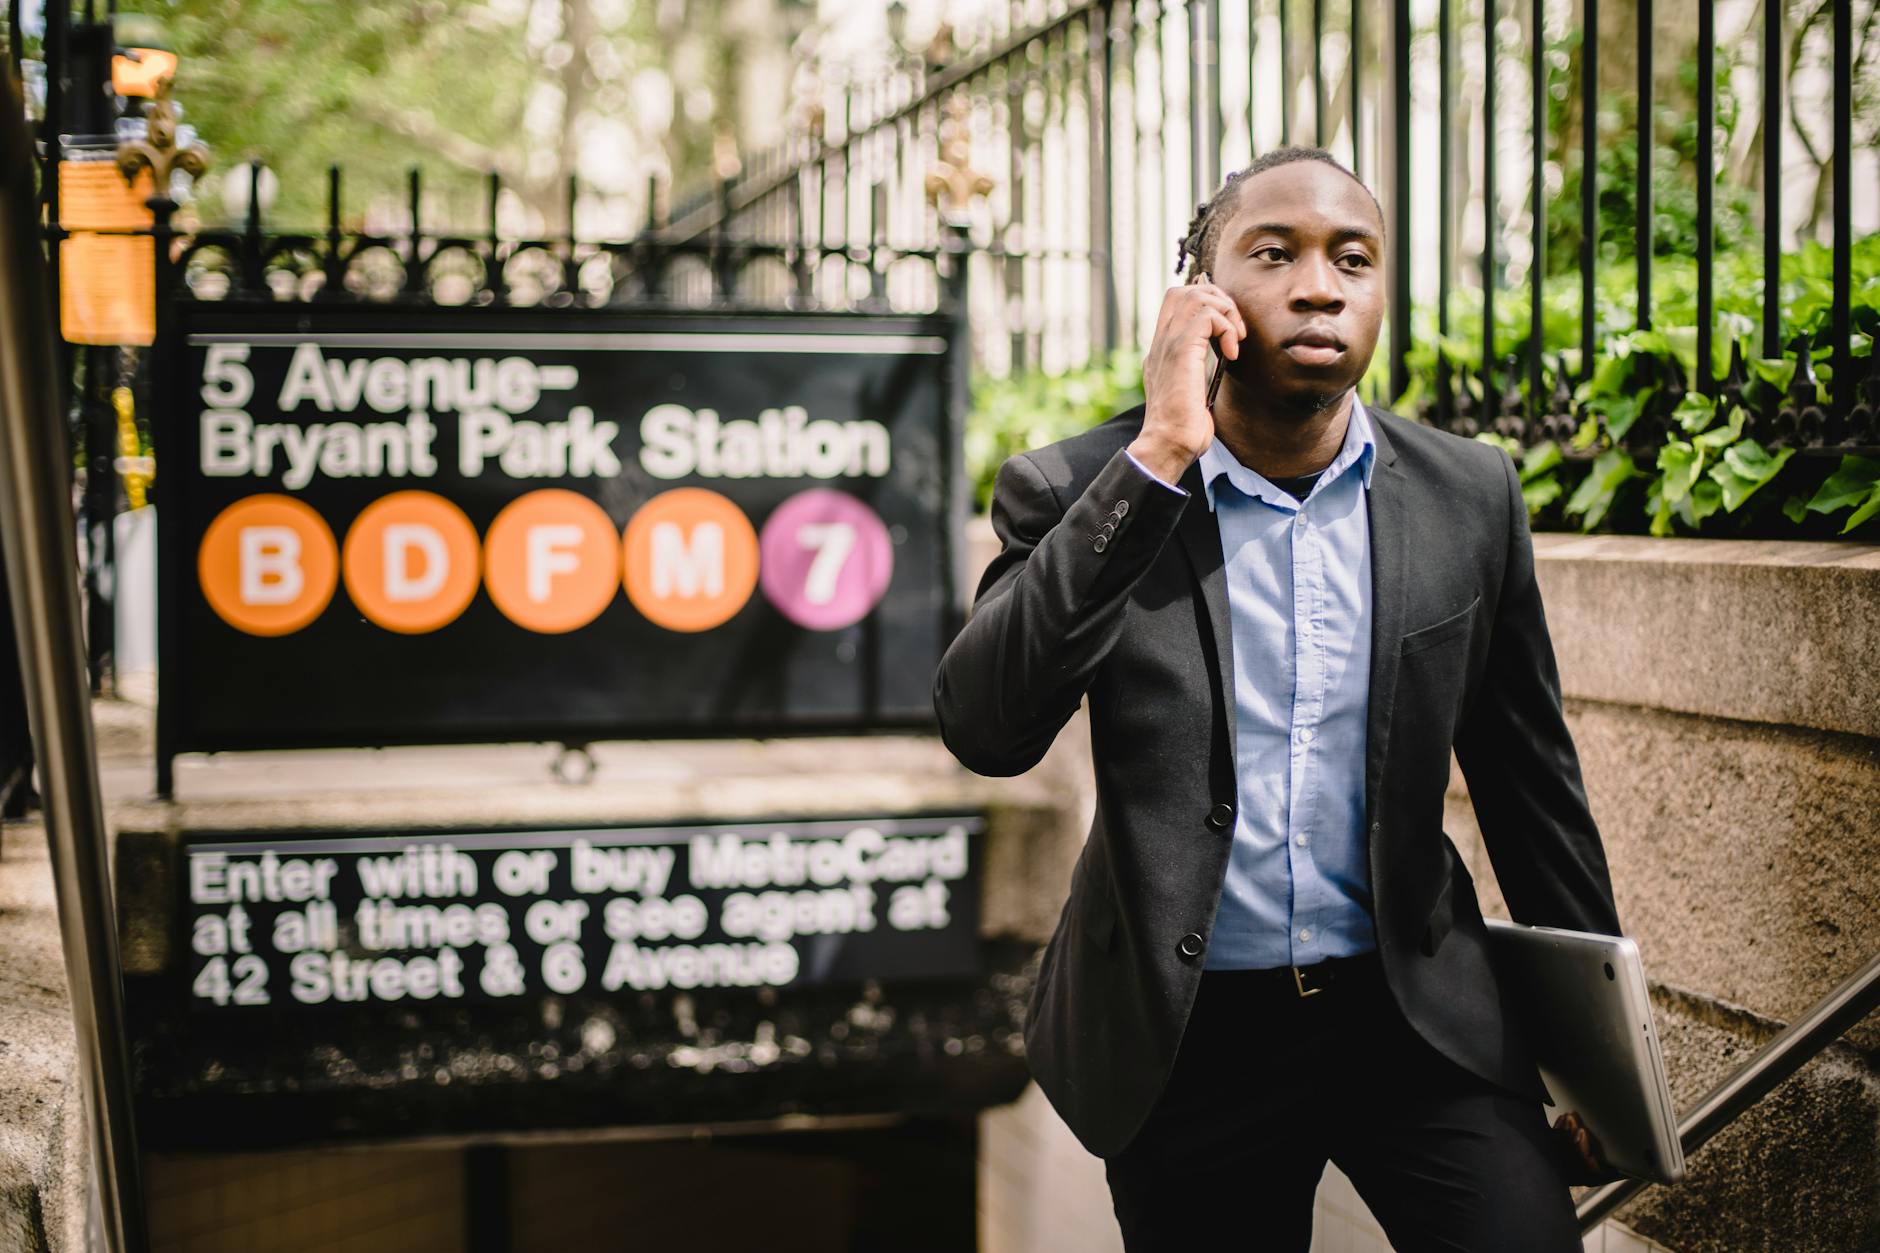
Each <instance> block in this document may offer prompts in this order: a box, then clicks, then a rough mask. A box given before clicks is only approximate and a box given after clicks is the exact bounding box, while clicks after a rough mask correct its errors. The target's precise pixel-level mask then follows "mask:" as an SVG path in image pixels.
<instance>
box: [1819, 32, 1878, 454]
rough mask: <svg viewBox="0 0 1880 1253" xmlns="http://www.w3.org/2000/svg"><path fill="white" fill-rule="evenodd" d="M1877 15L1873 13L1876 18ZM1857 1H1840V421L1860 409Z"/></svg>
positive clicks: (1836, 298)
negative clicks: (1855, 307) (1855, 314)
mask: <svg viewBox="0 0 1880 1253" xmlns="http://www.w3.org/2000/svg"><path fill="white" fill-rule="evenodd" d="M1872 14H1873V11H1872V10H1871V9H1869V10H1868V17H1869V19H1870V20H1871V18H1872ZM1853 23H1854V3H1853V0H1834V287H1833V292H1834V295H1833V303H1832V305H1831V307H1830V309H1831V311H1830V314H1829V319H1830V321H1829V325H1830V326H1831V327H1832V328H1833V329H1832V331H1831V334H1832V335H1833V337H1834V397H1833V399H1834V405H1833V412H1834V413H1835V414H1836V416H1837V417H1845V416H1846V414H1847V413H1848V412H1849V411H1850V410H1851V409H1853V407H1854V333H1853V332H1854V324H1853V320H1852V297H1853V290H1854V221H1853V213H1852V210H1853V194H1854V183H1853V169H1852V167H1853V164H1854V31H1853Z"/></svg>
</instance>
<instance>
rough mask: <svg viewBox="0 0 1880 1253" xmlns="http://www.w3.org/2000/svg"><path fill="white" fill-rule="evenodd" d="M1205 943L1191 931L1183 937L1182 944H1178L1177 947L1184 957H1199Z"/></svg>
mask: <svg viewBox="0 0 1880 1253" xmlns="http://www.w3.org/2000/svg"><path fill="white" fill-rule="evenodd" d="M1203 943H1204V942H1203V940H1202V939H1201V937H1200V936H1199V935H1197V934H1195V933H1194V932H1193V931H1190V932H1189V933H1188V934H1187V935H1185V936H1183V937H1182V939H1181V943H1180V944H1177V945H1176V946H1175V947H1176V948H1177V949H1178V950H1179V951H1180V952H1181V955H1182V956H1183V957H1199V956H1200V955H1201V949H1202V947H1203Z"/></svg>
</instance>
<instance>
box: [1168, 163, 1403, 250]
mask: <svg viewBox="0 0 1880 1253" xmlns="http://www.w3.org/2000/svg"><path fill="white" fill-rule="evenodd" d="M1295 161H1323V162H1324V163H1325V164H1326V165H1329V166H1331V167H1332V168H1333V169H1334V170H1337V171H1338V172H1339V173H1341V174H1343V175H1344V176H1345V177H1346V178H1349V179H1350V180H1351V181H1352V182H1354V183H1356V184H1358V186H1360V187H1364V181H1363V180H1362V179H1360V178H1359V177H1358V176H1357V175H1356V174H1353V173H1352V172H1351V171H1350V170H1348V169H1346V168H1345V166H1344V165H1343V164H1341V163H1340V162H1339V160H1338V158H1337V157H1334V156H1333V155H1332V154H1331V153H1329V152H1327V151H1326V150H1325V149H1323V148H1308V147H1305V146H1303V145H1300V144H1286V145H1284V146H1282V147H1279V148H1275V149H1273V150H1272V151H1271V152H1268V153H1264V154H1262V155H1261V156H1260V157H1258V158H1257V159H1255V160H1254V162H1253V163H1252V164H1251V165H1248V166H1246V167H1245V168H1243V169H1238V170H1234V171H1232V172H1231V173H1229V174H1228V176H1227V178H1226V180H1225V181H1223V182H1222V183H1221V186H1220V189H1219V190H1218V191H1216V192H1215V193H1214V196H1213V198H1212V199H1209V200H1203V201H1202V202H1201V203H1200V204H1198V205H1196V206H1195V217H1194V221H1192V222H1190V223H1189V224H1188V233H1187V234H1186V235H1184V236H1182V237H1181V238H1180V239H1179V240H1177V241H1176V242H1175V273H1177V274H1180V273H1182V272H1183V271H1184V270H1185V269H1187V268H1188V264H1189V262H1191V261H1192V262H1194V264H1195V265H1196V266H1198V267H1200V268H1201V269H1202V270H1204V271H1206V270H1208V269H1211V268H1212V266H1213V263H1214V246H1215V243H1216V242H1217V241H1218V240H1219V238H1220V234H1221V228H1222V227H1223V226H1225V225H1227V219H1228V217H1229V215H1230V212H1231V210H1232V208H1233V204H1234V201H1235V199H1236V198H1237V196H1238V191H1239V188H1240V186H1241V184H1243V183H1245V182H1246V181H1247V180H1248V179H1250V178H1252V177H1253V176H1254V175H1255V174H1264V173H1266V171H1268V170H1271V169H1275V168H1277V167H1279V166H1282V165H1291V164H1292V163H1293V162H1295ZM1364 191H1365V194H1366V195H1368V196H1370V197H1371V203H1372V204H1373V205H1376V204H1377V197H1376V195H1374V194H1373V193H1372V192H1371V189H1370V188H1369V187H1364ZM1377 215H1378V217H1380V218H1382V217H1383V216H1384V209H1383V206H1381V205H1379V206H1378V210H1377Z"/></svg>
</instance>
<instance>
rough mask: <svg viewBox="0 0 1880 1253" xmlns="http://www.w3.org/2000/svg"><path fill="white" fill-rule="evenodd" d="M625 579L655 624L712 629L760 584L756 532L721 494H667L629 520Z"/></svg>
mask: <svg viewBox="0 0 1880 1253" xmlns="http://www.w3.org/2000/svg"><path fill="white" fill-rule="evenodd" d="M621 548H622V567H623V568H622V582H623V583H624V584H625V586H626V590H627V599H628V600H631V601H632V602H633V606H634V608H636V609H638V610H639V611H640V612H641V613H642V614H644V615H646V617H647V619H648V620H649V621H651V622H652V623H653V624H654V625H655V626H661V627H664V628H665V629H666V630H668V631H709V630H711V629H712V628H713V627H715V626H718V625H719V624H721V623H723V622H725V621H727V620H729V619H730V618H731V617H732V616H733V615H735V614H736V613H737V612H738V610H740V609H742V608H744V606H745V604H746V602H748V601H749V600H750V599H751V593H752V591H754V590H755V589H756V587H757V532H756V531H754V530H752V529H751V521H750V519H749V518H747V517H745V516H744V511H743V510H742V509H739V508H738V507H737V506H736V505H734V504H732V503H731V501H730V500H728V499H726V498H725V497H723V496H720V495H719V494H718V493H717V492H712V491H707V490H705V489H704V488H702V487H680V488H675V489H674V490H672V491H669V492H661V493H660V494H659V495H657V496H655V497H653V499H651V500H649V501H647V502H646V504H645V505H643V506H641V507H640V509H639V511H638V512H637V513H635V514H634V515H633V518H632V520H631V521H629V522H628V523H627V532H626V536H625V538H624V539H623V541H622V544H621Z"/></svg>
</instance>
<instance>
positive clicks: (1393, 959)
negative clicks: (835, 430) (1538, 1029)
mask: <svg viewBox="0 0 1880 1253" xmlns="http://www.w3.org/2000/svg"><path fill="white" fill-rule="evenodd" d="M1366 412H1367V413H1368V414H1369V415H1370V417H1371V425H1372V427H1373V428H1374V430H1375V432H1376V438H1377V465H1376V468H1375V470H1374V472H1373V476H1372V483H1371V488H1370V500H1369V519H1370V535H1371V568H1372V580H1373V581H1372V593H1373V594H1372V606H1373V622H1372V632H1371V671H1370V706H1369V714H1368V722H1367V737H1366V748H1365V821H1366V823H1367V828H1368V831H1369V856H1370V868H1371V883H1372V896H1373V899H1372V901H1371V907H1372V917H1373V919H1374V921H1375V923H1376V928H1377V941H1378V949H1379V952H1380V956H1381V959H1382V962H1383V966H1384V971H1385V975H1386V978H1387V980H1388V983H1389V986H1390V988H1391V991H1392V993H1393V994H1394V995H1395V997H1396V999H1397V1002H1398V1004H1399V1005H1400V1006H1401V1007H1402V1008H1403V1010H1404V1013H1405V1015H1406V1016H1407V1017H1408V1019H1409V1020H1410V1022H1411V1023H1412V1024H1413V1025H1414V1027H1415V1028H1416V1029H1417V1031H1419V1032H1420V1033H1421V1034H1422V1035H1423V1036H1424V1037H1425V1038H1426V1039H1428V1040H1429V1042H1430V1043H1431V1044H1433V1045H1434V1046H1435V1047H1436V1048H1438V1049H1439V1050H1441V1051H1442V1052H1443V1053H1444V1054H1446V1055H1447V1056H1449V1057H1450V1058H1452V1059H1454V1060H1455V1061H1457V1062H1458V1063H1460V1064H1461V1065H1463V1066H1465V1067H1466V1068H1468V1069H1469V1070H1471V1071H1473V1072H1475V1073H1476V1074H1478V1075H1481V1076H1483V1077H1484V1078H1486V1079H1489V1080H1491V1081H1493V1082H1495V1083H1498V1084H1500V1085H1502V1086H1504V1087H1505V1088H1507V1089H1509V1090H1511V1091H1513V1092H1516V1093H1518V1094H1522V1095H1526V1096H1532V1097H1533V1098H1534V1099H1536V1100H1537V1101H1538V1100H1540V1099H1542V1097H1543V1093H1544V1089H1543V1088H1542V1086H1541V1083H1540V1078H1539V1075H1538V1073H1537V1072H1536V1070H1535V1068H1534V1062H1533V1059H1532V1057H1531V1055H1530V1054H1529V1052H1528V1050H1527V1048H1526V1047H1525V1046H1524V1044H1523V1042H1522V1040H1521V1038H1520V1035H1519V1033H1518V1031H1517V1030H1516V1029H1515V1027H1514V1025H1513V1022H1512V1020H1511V1017H1510V1016H1509V1014H1508V1013H1507V1012H1506V1011H1505V1010H1504V1005H1503V999H1502V995H1501V991H1500V989H1498V988H1497V986H1496V981H1495V976H1494V972H1493V970H1492V969H1491V967H1490V965H1489V960H1488V955H1487V951H1486V947H1485V943H1484V928H1483V925H1482V916H1481V911H1480V908H1479V906H1478V904H1477V902H1476V896H1475V889H1474V885H1473V882H1472V881H1471V879H1470V876H1469V872H1468V869H1467V867H1466V866H1465V865H1464V863H1463V859H1462V857H1461V855H1460V854H1459V853H1458V852H1457V851H1456V848H1455V846H1454V844H1452V843H1451V842H1450V840H1449V838H1448V836H1447V835H1446V834H1444V832H1443V829H1442V823H1443V793H1444V790H1445V789H1446V787H1447V785H1448V781H1449V754H1450V749H1451V746H1452V745H1453V746H1454V749H1455V753H1456V757H1457V759H1458V760H1459V761H1460V763H1461V765H1462V770H1463V774H1464V776H1465V777H1466V778H1467V780H1468V784H1469V795H1470V797H1471V799H1472V800H1473V802H1474V805H1475V812H1476V816H1477V818H1478V819H1479V822H1480V825H1481V829H1482V835H1483V840H1484V843H1485V845H1486V847H1487V850H1488V854H1489V857H1490V860H1491V862H1492V863H1493V865H1494V868H1495V877H1496V879H1497V880H1498V881H1499V883H1500V885H1501V889H1502V893H1503V896H1504V897H1505V898H1506V900H1507V903H1508V909H1509V911H1510V913H1511V914H1512V915H1513V916H1514V918H1515V919H1516V920H1517V921H1519V922H1525V923H1536V924H1547V925H1551V926H1558V927H1571V928H1575V929H1579V930H1585V931H1597V932H1602V933H1605V934H1618V932H1619V920H1618V914H1617V910H1616V908H1615V906H1614V904H1613V897H1612V885H1611V882H1610V879H1609V878H1608V875H1607V870H1606V860H1605V854H1604V851H1603V850H1602V848H1601V846H1600V840H1599V832H1598V830H1597V828H1596V827H1595V826H1594V823H1593V818H1592V815H1591V814H1590V813H1589V812H1588V810H1587V805H1586V795H1585V792H1584V789H1583V787H1582V785H1581V780H1580V768H1579V762H1578V758H1577V757H1576V755H1575V753H1574V748H1573V743H1572V740H1571V739H1570V737H1569V735H1568V732H1567V726H1566V722H1565V720H1564V718H1563V717H1562V714H1561V705H1560V681H1559V677H1558V674H1557V672H1556V669H1555V665H1554V655H1553V646H1552V644H1551V642H1550V641H1549V639H1548V635H1547V623H1546V619H1545V617H1544V616H1543V614H1542V611H1541V598H1540V590H1539V588H1538V586H1537V585H1536V583H1535V578H1534V554H1533V547H1532V543H1531V541H1530V539H1529V534H1528V520H1527V510H1526V508H1525V507H1524V506H1523V504H1522V500H1521V488H1520V479H1519V477H1518V476H1517V474H1516V473H1515V468H1514V463H1513V462H1512V461H1511V460H1510V459H1509V457H1508V456H1507V454H1505V453H1503V452H1502V451H1501V450H1499V449H1497V448H1494V447H1491V446H1490V445H1487V444H1484V443H1481V442H1478V441H1475V440H1469V439H1464V438H1462V437H1460V436H1456V435H1452V434H1450V433H1448V432H1445V431H1439V430H1436V429H1435V428H1433V427H1428V426H1423V425H1420V424H1418V423H1415V422H1410V421H1407V420H1405V419H1403V418H1399V417H1397V416H1395V415H1393V414H1390V413H1386V412H1384V411H1382V410H1380V409H1376V408H1369V407H1367V410H1366ZM1142 417H1143V410H1142V407H1141V406H1137V407H1136V408H1134V409H1131V410H1129V411H1128V412H1126V413H1123V414H1119V415H1118V416H1117V417H1115V418H1113V419H1111V420H1110V421H1108V422H1106V423H1104V424H1103V425H1102V426H1099V427H1096V428H1094V429H1092V430H1089V431H1086V432H1084V433H1083V434H1080V435H1076V436H1073V437H1072V438H1070V439H1066V440H1063V441H1061V442H1059V443H1056V444H1053V445H1051V446H1049V447H1047V448H1040V449H1037V450H1036V451H1033V452H1029V453H1023V454H1020V455H1018V456H1015V457H1013V458H1011V459H1010V460H1008V461H1007V462H1006V463H1005V464H1004V465H1003V466H1002V467H1001V468H1000V470H999V475H998V480H997V483H996V484H995V486H994V489H993V497H992V525H993V529H994V531H996V532H997V534H998V536H999V539H1000V541H1001V543H1002V544H1003V549H1002V551H1001V552H1000V553H999V555H998V557H997V558H995V559H994V561H993V562H992V564H991V566H989V567H988V568H987V570H986V572H985V576H984V578H983V580H982V581H981V583H980V586H979V595H978V600H977V603H976V604H975V606H974V608H973V612H972V615H971V617H970V618H969V619H968V621H967V623H966V626H965V628H964V629H963V630H962V631H961V632H960V634H959V636H958V637H957V638H956V639H955V640H954V641H953V643H952V646H951V647H949V648H948V649H947V652H946V655H945V656H944V658H943V659H942V660H941V662H940V668H939V671H938V673H937V674H936V675H935V678H934V708H935V710H936V711H937V713H938V715H939V719H940V727H941V735H942V738H943V739H944V740H945V742H946V745H947V747H948V748H949V749H950V750H951V751H952V753H953V754H954V756H956V757H958V758H959V760H960V761H961V762H963V763H964V764H965V765H967V766H968V767H970V768H971V769H973V770H975V771H977V772H979V773H980V774H988V775H1011V774H1018V773H1020V772H1022V771H1025V770H1028V769H1030V768H1031V767H1032V766H1033V765H1035V764H1036V763H1037V762H1038V760H1039V759H1040V758H1041V757H1043V756H1044V753H1045V750H1046V749H1048V748H1049V747H1050V745H1051V742H1052V740H1053V738H1055V737H1056V735H1057V733H1058V730H1059V728H1061V727H1062V726H1063V725H1064V723H1065V722H1066V721H1068V720H1069V718H1070V716H1071V715H1072V713H1074V712H1075V711H1076V709H1077V707H1078V705H1079V703H1080V702H1082V701H1083V700H1084V699H1085V698H1086V697H1088V699H1089V702H1090V739H1091V751H1092V757H1093V761H1094V766H1095V771H1096V788H1097V809H1096V819H1095V822H1094V823H1093V825H1092V827H1091V830H1090V835H1089V838H1088V840H1087V841H1086V843H1085V845H1084V849H1083V852H1082V853H1081V854H1080V856H1079V857H1078V860H1077V865H1076V868H1075V870H1074V872H1073V873H1072V876H1071V890H1070V897H1069V900H1068V901H1067V902H1066V904H1065V907H1064V911H1063V913H1062V915H1061V916H1060V917H1059V920H1058V925H1057V930H1056V933H1055V934H1054V935H1053V936H1052V937H1051V941H1050V943H1049V945H1048V946H1047V947H1046V948H1045V951H1044V956H1043V960H1042V964H1041V966H1040V969H1039V974H1038V981H1037V984H1036V985H1035V987H1034V988H1033V990H1032V996H1031V1011H1030V1015H1029V1018H1028V1020H1027V1022H1026V1027H1025V1043H1026V1048H1027V1053H1028V1056H1029V1060H1030V1065H1031V1070H1032V1073H1033V1075H1034V1076H1035V1077H1036V1078H1037V1080H1038V1084H1039V1086H1040V1087H1041V1088H1043V1090H1044V1092H1045V1095H1046V1096H1047V1097H1048V1098H1049V1099H1050V1101H1051V1103H1052V1105H1054V1106H1055V1107H1056V1108H1057V1111H1058V1113H1059V1114H1060V1115H1061V1116H1062V1117H1063V1119H1064V1121H1065V1123H1066V1124H1067V1125H1068V1126H1069V1127H1070V1129H1071V1130H1072V1131H1073V1132H1074V1133H1075V1134H1076V1135H1077V1137H1078V1139H1079V1140H1080V1141H1082V1142H1083V1144H1084V1146H1085V1147H1086V1148H1087V1149H1089V1150H1090V1151H1091V1152H1092V1153H1095V1154H1097V1155H1098V1156H1109V1155H1112V1154H1114V1153H1116V1152H1118V1151H1119V1150H1121V1149H1122V1148H1123V1147H1124V1146H1125V1145H1126V1144H1127V1143H1128V1142H1129V1140H1130V1139H1131V1137H1132V1136H1134V1134H1135V1133H1136V1130H1137V1129H1138V1128H1139V1127H1140V1126H1141V1125H1142V1123H1143V1121H1144V1120H1145V1119H1146V1118H1147V1117H1148V1115H1149V1111H1150V1109H1151V1107H1152V1106H1153V1105H1154V1104H1155V1101H1156V1098H1157V1097H1158V1095H1159V1094H1160V1093H1161V1090H1162V1087H1163V1084H1164V1083H1165V1081H1166V1080H1167V1078H1168V1074H1169V1070H1170V1067H1171V1065H1172V1063H1173V1062H1174V1058H1175V1051H1176V1046H1177V1045H1178V1044H1179V1042H1180V1040H1181V1037H1182V1031H1183V1028H1184V1026H1185V1024H1186V1023H1187V1020H1188V1010H1189V1007H1190V1006H1191V1005H1192V1004H1193V1001H1194V996H1195V987H1196V984H1197V983H1198V981H1199V980H1200V977H1201V969H1202V962H1203V960H1204V957H1203V954H1204V953H1205V945H1206V940H1207V937H1208V934H1209V932H1210V930H1211V929H1212V927H1213V924H1214V917H1215V909H1216V906H1217V905H1218V903H1219V901H1220V893H1221V882H1222V878H1223V876H1224V874H1225V873H1226V869H1227V859H1228V849H1229V846H1230V844H1231V841H1232V838H1233V826H1234V824H1233V805H1234V802H1235V798H1236V788H1235V782H1234V771H1233V762H1234V729H1235V728H1234V700H1233V662H1232V652H1231V649H1232V635H1231V631H1230V628H1229V623H1228V616H1227V613H1228V610H1227V582H1226V576H1225V574H1224V571H1223V565H1222V556H1221V540H1220V531H1219V528H1218V527H1217V526H1216V523H1215V520H1214V515H1213V513H1212V512H1211V511H1210V510H1209V509H1208V502H1207V497H1206V495H1205V493H1204V491H1203V487H1202V482H1201V473H1200V470H1199V468H1198V467H1196V466H1191V467H1190V468H1189V470H1188V473H1187V474H1186V475H1185V476H1184V477H1183V479H1182V486H1183V487H1185V488H1186V489H1187V490H1188V493H1189V495H1188V497H1187V499H1185V500H1184V499H1183V498H1182V497H1180V496H1178V495H1177V494H1176V493H1174V492H1170V491H1168V490H1166V489H1165V488H1162V487H1161V486H1159V485H1157V484H1155V483H1153V482H1150V481H1149V480H1148V479H1147V477H1146V476H1144V475H1143V474H1142V473H1141V472H1140V471H1138V470H1137V469H1136V468H1135V467H1134V466H1132V465H1131V464H1130V462H1129V459H1128V457H1127V456H1126V455H1125V454H1124V452H1123V449H1124V448H1125V447H1126V446H1127V445H1128V444H1129V442H1130V441H1131V440H1132V439H1133V438H1134V437H1135V435H1136V433H1137V432H1138V431H1139V430H1140V429H1141V425H1142ZM1171 541H1172V542H1171Z"/></svg>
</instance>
